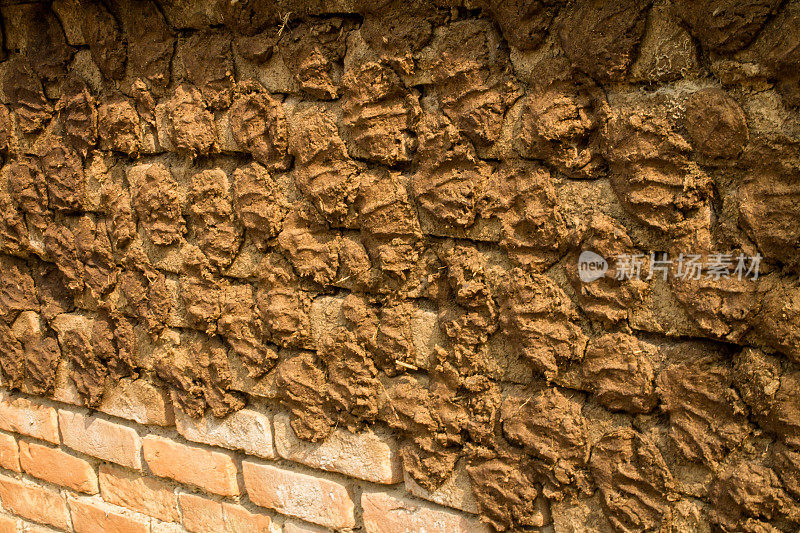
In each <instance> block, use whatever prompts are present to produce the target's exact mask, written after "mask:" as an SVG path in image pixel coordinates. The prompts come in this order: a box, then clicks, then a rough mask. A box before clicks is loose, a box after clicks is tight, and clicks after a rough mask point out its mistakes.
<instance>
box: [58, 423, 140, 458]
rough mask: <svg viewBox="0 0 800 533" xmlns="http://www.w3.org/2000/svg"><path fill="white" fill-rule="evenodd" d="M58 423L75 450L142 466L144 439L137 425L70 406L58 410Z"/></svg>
mask: <svg viewBox="0 0 800 533" xmlns="http://www.w3.org/2000/svg"><path fill="white" fill-rule="evenodd" d="M58 423H59V425H60V427H61V436H62V438H63V439H64V444H65V445H66V446H69V447H70V448H72V449H73V450H77V451H79V452H81V453H85V454H86V455H91V456H92V457H97V458H98V459H102V460H104V461H108V462H111V463H117V464H119V465H122V466H127V467H128V468H134V469H136V470H141V469H142V454H141V449H142V439H141V437H139V434H138V433H137V432H136V430H135V429H133V428H130V427H126V426H123V425H121V424H116V423H114V422H109V421H108V420H103V419H102V418H97V417H94V416H87V415H84V414H81V413H78V412H76V411H70V410H67V409H59V410H58Z"/></svg>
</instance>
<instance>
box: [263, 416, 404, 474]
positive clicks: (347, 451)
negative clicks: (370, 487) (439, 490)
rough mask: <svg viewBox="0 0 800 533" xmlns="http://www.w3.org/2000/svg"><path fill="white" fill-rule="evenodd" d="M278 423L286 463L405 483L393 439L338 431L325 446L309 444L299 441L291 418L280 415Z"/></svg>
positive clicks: (277, 440) (280, 448) (279, 445)
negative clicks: (291, 423)
mask: <svg viewBox="0 0 800 533" xmlns="http://www.w3.org/2000/svg"><path fill="white" fill-rule="evenodd" d="M274 423H275V444H276V446H277V450H278V454H279V455H280V456H281V457H283V458H284V459H288V460H290V461H294V462H297V463H302V464H305V465H308V466H311V467H314V468H320V469H322V470H329V471H333V472H339V473H341V474H345V475H347V476H350V477H355V478H359V479H364V480H367V481H374V482H375V483H387V484H392V483H399V482H400V481H402V480H403V469H402V467H401V464H400V456H399V454H398V453H397V448H396V444H395V443H394V441H393V439H390V438H388V437H380V436H378V435H376V434H375V433H372V432H370V431H365V432H363V433H360V434H354V433H350V432H349V431H347V430H344V429H337V430H334V432H333V433H332V434H331V435H329V436H328V438H327V439H325V440H324V441H322V442H319V443H315V442H307V441H303V440H300V439H299V438H297V435H295V433H294V430H293V429H292V427H291V426H290V425H289V415H287V414H284V413H281V414H279V415H276V416H275V419H274Z"/></svg>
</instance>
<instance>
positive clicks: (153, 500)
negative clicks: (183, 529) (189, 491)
mask: <svg viewBox="0 0 800 533" xmlns="http://www.w3.org/2000/svg"><path fill="white" fill-rule="evenodd" d="M100 494H101V495H102V496H103V499H104V500H105V501H107V502H108V503H113V504H114V505H119V506H120V507H125V508H126V509H130V510H132V511H138V512H140V513H144V514H146V515H148V516H152V517H155V518H158V519H160V520H164V521H167V522H177V521H178V520H179V518H180V515H179V514H178V497H177V496H176V495H175V493H174V492H173V490H172V488H170V486H169V485H167V484H166V483H164V482H163V481H161V480H158V479H155V478H150V477H144V476H141V475H139V474H137V473H135V472H131V471H130V470H126V469H124V468H119V467H117V466H111V465H100Z"/></svg>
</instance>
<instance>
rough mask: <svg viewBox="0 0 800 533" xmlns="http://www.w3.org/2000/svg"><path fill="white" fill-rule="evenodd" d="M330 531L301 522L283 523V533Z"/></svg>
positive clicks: (326, 532) (324, 532) (323, 532)
mask: <svg viewBox="0 0 800 533" xmlns="http://www.w3.org/2000/svg"><path fill="white" fill-rule="evenodd" d="M328 531H330V529H327V528H324V527H319V526H312V525H311V524H301V523H300V522H289V521H288V520H287V521H286V522H284V523H283V533H328Z"/></svg>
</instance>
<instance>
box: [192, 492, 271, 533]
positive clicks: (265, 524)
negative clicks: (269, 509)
mask: <svg viewBox="0 0 800 533" xmlns="http://www.w3.org/2000/svg"><path fill="white" fill-rule="evenodd" d="M180 504H181V513H182V514H183V527H185V528H186V530H187V531H190V532H191V533H244V532H247V533H250V532H253V533H262V532H263V533H267V532H269V531H270V524H271V522H272V519H271V518H270V517H269V516H268V515H265V514H260V513H251V512H250V511H249V510H247V509H245V508H244V507H242V506H241V505H237V504H234V503H228V502H217V501H214V500H210V499H208V498H203V497H201V496H195V495H194V494H181V496H180Z"/></svg>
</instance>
